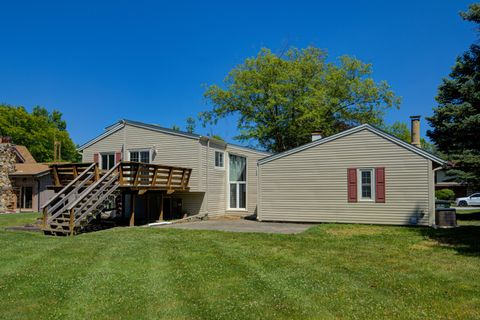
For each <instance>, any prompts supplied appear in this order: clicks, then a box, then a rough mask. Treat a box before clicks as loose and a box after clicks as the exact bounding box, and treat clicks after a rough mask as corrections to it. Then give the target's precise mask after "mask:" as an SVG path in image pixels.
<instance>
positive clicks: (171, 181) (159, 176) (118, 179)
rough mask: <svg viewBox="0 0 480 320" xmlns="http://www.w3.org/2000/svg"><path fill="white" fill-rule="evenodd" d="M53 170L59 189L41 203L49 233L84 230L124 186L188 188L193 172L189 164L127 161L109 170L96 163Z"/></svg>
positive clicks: (132, 189)
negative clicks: (174, 164) (179, 165)
mask: <svg viewBox="0 0 480 320" xmlns="http://www.w3.org/2000/svg"><path fill="white" fill-rule="evenodd" d="M52 171H53V176H54V180H55V185H54V186H53V187H54V190H59V191H58V192H57V193H56V194H55V196H54V197H53V198H52V199H50V200H49V201H48V202H47V203H45V204H44V205H43V207H42V211H43V224H42V230H43V231H44V233H45V234H48V235H75V234H77V233H80V232H82V231H84V230H85V229H86V227H87V225H88V224H89V223H90V222H91V221H92V220H93V219H95V218H96V217H98V216H99V215H100V214H101V213H102V211H103V210H104V209H105V207H106V205H107V204H109V203H111V202H113V201H115V199H116V198H117V197H118V196H119V195H121V193H122V190H127V189H128V190H130V192H134V193H137V194H143V193H145V192H146V191H148V190H157V191H164V192H165V193H167V194H170V193H172V192H174V191H177V190H179V191H188V190H189V187H188V184H189V181H190V177H191V174H192V169H189V168H181V167H172V166H163V165H157V164H147V163H140V162H125V161H121V162H119V163H117V164H116V165H115V166H114V167H113V168H111V169H110V170H108V171H107V172H101V171H100V170H99V168H98V165H97V164H96V163H87V164H85V163H83V164H75V163H73V164H61V165H52ZM65 184H66V185H65Z"/></svg>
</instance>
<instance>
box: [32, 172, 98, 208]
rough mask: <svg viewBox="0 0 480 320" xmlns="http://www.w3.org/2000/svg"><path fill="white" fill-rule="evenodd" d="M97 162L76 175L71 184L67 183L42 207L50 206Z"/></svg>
mask: <svg viewBox="0 0 480 320" xmlns="http://www.w3.org/2000/svg"><path fill="white" fill-rule="evenodd" d="M96 165H97V164H96V163H95V162H94V163H92V164H91V165H90V166H89V167H88V168H87V169H85V170H83V172H82V173H81V174H80V175H79V176H78V177H76V178H75V179H73V180H72V181H70V183H69V184H67V185H66V186H65V187H63V189H62V190H60V191H59V192H58V193H57V194H56V195H54V196H53V197H52V198H51V199H50V200H48V201H47V202H45V204H44V205H43V206H42V207H41V209H42V210H43V209H45V208H46V207H48V206H49V205H50V204H51V203H52V202H53V201H54V200H56V199H57V198H60V196H61V195H63V194H64V193H65V192H66V191H67V190H68V189H69V188H71V187H72V186H73V185H74V184H75V183H76V182H77V181H78V180H80V179H81V178H82V177H83V176H84V175H86V174H87V173H88V171H90V169H92V168H93V167H95V166H96Z"/></svg>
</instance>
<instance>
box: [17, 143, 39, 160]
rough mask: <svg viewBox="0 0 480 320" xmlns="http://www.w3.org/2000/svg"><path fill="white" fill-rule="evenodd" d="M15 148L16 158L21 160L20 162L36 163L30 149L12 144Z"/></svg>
mask: <svg viewBox="0 0 480 320" xmlns="http://www.w3.org/2000/svg"><path fill="white" fill-rule="evenodd" d="M13 147H14V148H15V153H16V155H17V157H18V158H20V160H21V161H22V163H37V161H36V160H35V158H34V157H33V156H32V154H31V153H30V151H28V149H27V147H25V146H17V145H15V146H13Z"/></svg>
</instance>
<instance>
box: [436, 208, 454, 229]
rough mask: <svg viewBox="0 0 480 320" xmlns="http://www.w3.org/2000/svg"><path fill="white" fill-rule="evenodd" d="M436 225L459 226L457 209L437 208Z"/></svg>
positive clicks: (443, 226) (442, 226) (445, 226)
mask: <svg viewBox="0 0 480 320" xmlns="http://www.w3.org/2000/svg"><path fill="white" fill-rule="evenodd" d="M435 226H436V227H438V228H455V227H456V226H457V210H455V209H454V208H436V209H435Z"/></svg>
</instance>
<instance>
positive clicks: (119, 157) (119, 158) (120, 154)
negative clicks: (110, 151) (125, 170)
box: [115, 152, 122, 164]
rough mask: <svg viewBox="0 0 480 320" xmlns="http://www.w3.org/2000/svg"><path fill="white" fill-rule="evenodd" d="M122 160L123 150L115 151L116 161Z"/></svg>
mask: <svg viewBox="0 0 480 320" xmlns="http://www.w3.org/2000/svg"><path fill="white" fill-rule="evenodd" d="M120 161H122V153H121V152H115V163H116V164H117V163H119V162H120Z"/></svg>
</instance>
